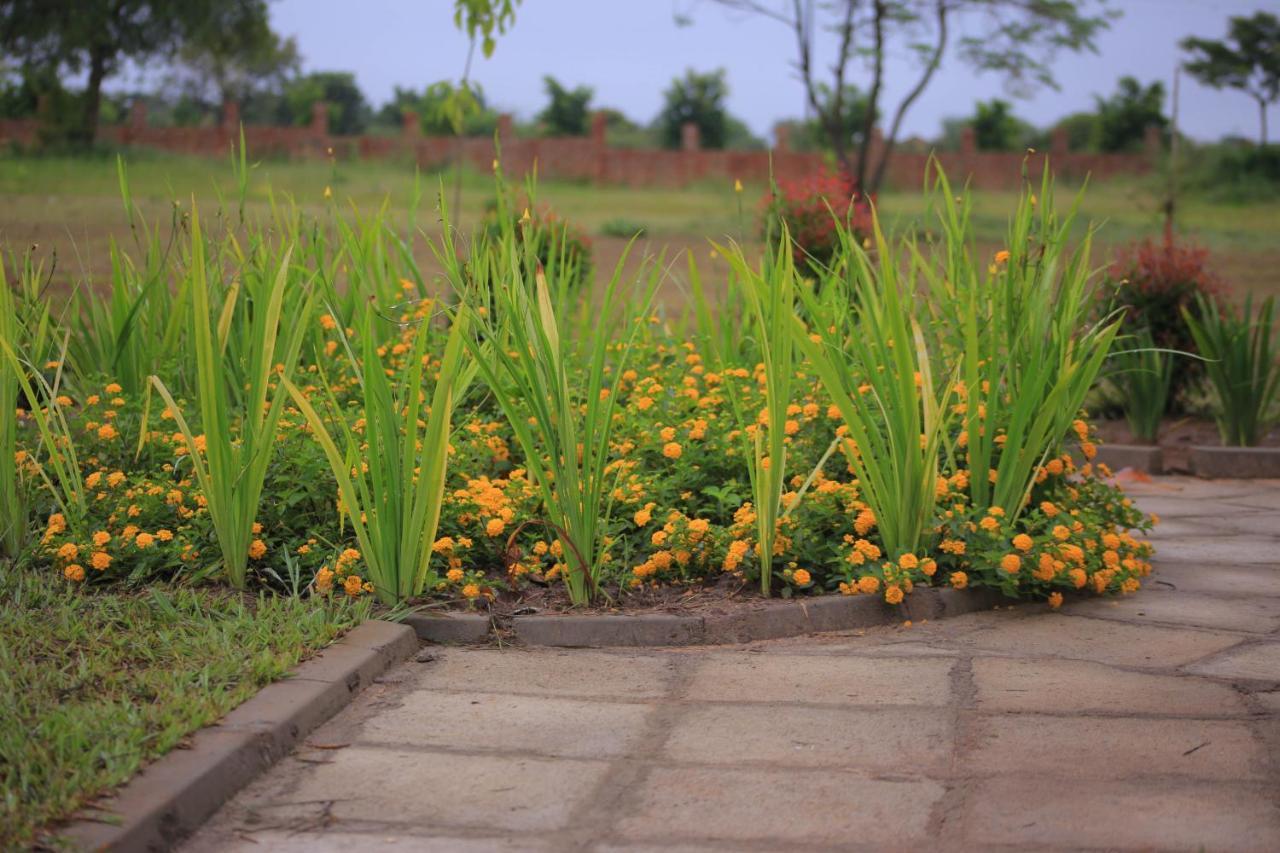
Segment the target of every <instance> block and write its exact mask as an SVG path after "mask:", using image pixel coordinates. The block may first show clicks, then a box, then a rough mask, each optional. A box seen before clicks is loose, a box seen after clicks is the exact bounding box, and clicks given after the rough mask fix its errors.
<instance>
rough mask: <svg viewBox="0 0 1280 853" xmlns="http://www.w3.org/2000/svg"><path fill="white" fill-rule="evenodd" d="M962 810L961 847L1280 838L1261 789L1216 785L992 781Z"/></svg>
mask: <svg viewBox="0 0 1280 853" xmlns="http://www.w3.org/2000/svg"><path fill="white" fill-rule="evenodd" d="M964 811H965V814H964V817H963V821H964V825H965V827H966V829H967V832H966V841H965V842H964V843H962V844H960V845H959V846H960V847H962V848H963V847H969V848H981V847H983V846H986V845H994V844H1008V845H1011V846H1013V847H1016V848H1022V849H1027V848H1036V849H1039V848H1045V847H1050V846H1052V847H1055V848H1065V849H1075V848H1091V849H1099V850H1212V851H1230V850H1238V851H1251V853H1258V851H1263V850H1274V849H1276V843H1277V841H1280V810H1278V809H1277V807H1276V804H1275V802H1274V800H1273V799H1272V798H1271V797H1270V796H1268V795H1267V794H1266V792H1265V789H1264V788H1261V787H1246V786H1236V785H1225V784H1221V783H1215V784H1208V783H1191V782H1188V783H1162V784H1134V783H1132V782H1090V783H1088V784H1081V783H1079V782H1075V783H1072V782H1067V781H1064V780H1061V779H1048V778H1036V777H1028V776H1022V777H1017V778H1005V779H991V780H988V781H985V782H982V783H981V784H979V785H978V786H977V788H976V790H975V791H974V792H973V793H971V794H970V795H969V797H968V798H967V799H966V800H965V803H964Z"/></svg>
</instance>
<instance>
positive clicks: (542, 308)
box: [0, 177, 1151, 608]
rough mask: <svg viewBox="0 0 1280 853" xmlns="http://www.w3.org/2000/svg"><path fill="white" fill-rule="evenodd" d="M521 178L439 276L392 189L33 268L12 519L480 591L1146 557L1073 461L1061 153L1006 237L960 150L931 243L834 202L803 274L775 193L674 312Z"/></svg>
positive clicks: (1048, 592)
mask: <svg viewBox="0 0 1280 853" xmlns="http://www.w3.org/2000/svg"><path fill="white" fill-rule="evenodd" d="M499 181H500V183H499V199H500V206H499V209H498V211H497V216H496V218H495V221H496V222H498V225H497V226H496V228H490V229H488V230H481V231H480V232H477V234H476V235H475V236H474V238H473V239H472V240H471V241H469V242H468V243H466V244H465V245H464V244H463V243H461V242H459V241H457V240H456V238H455V237H454V235H453V233H452V231H451V230H450V229H449V228H448V227H447V224H446V228H445V233H444V236H443V237H442V238H441V240H440V242H439V244H438V246H437V247H436V252H437V256H438V257H439V258H440V261H441V264H442V266H443V267H444V271H445V277H446V279H447V280H448V283H449V284H450V285H451V287H452V289H453V294H452V295H451V297H450V298H449V299H448V300H445V299H437V298H434V297H433V294H432V293H431V292H429V291H428V290H427V288H426V286H425V285H424V276H423V275H422V273H421V271H420V270H418V269H417V268H416V266H414V265H413V262H412V259H411V255H410V253H408V252H396V251H383V252H376V251H371V250H370V247H372V246H376V245H379V244H380V242H381V243H383V244H386V245H390V244H391V238H392V237H394V232H392V231H391V229H390V228H389V226H388V225H387V224H386V223H385V222H383V221H382V220H381V219H379V218H377V217H374V218H372V219H369V220H359V221H356V222H354V223H352V224H351V225H350V226H349V228H347V229H346V230H343V231H342V232H341V233H340V234H339V235H338V236H337V237H335V238H333V242H329V238H326V237H325V236H324V235H323V232H317V231H314V230H312V229H311V228H310V224H309V223H308V222H307V221H306V220H305V219H304V218H303V217H302V216H301V215H300V214H292V216H293V217H294V218H293V219H289V220H287V221H282V222H277V223H276V224H275V226H274V228H273V230H272V231H270V232H268V231H266V230H258V229H256V226H253V225H250V226H249V228H250V232H251V233H250V237H251V239H248V240H245V239H244V238H243V236H241V237H237V236H236V235H235V232H234V229H231V228H230V227H224V228H222V229H221V230H219V229H218V228H217V227H215V228H212V229H211V228H208V227H203V228H202V226H201V223H200V220H199V217H198V215H195V214H193V216H192V217H191V222H190V226H191V227H190V236H189V238H187V245H185V246H184V248H183V251H182V252H180V253H177V254H176V255H165V254H164V253H162V252H160V251H157V250H155V245H153V246H152V251H146V252H144V253H143V254H142V256H140V257H139V258H138V259H137V260H135V261H134V262H126V261H124V260H122V259H121V260H119V261H118V262H117V276H116V286H115V292H114V293H113V294H111V295H109V296H98V295H93V294H88V295H86V296H84V297H83V298H82V301H81V302H79V303H78V304H77V305H75V306H74V310H73V311H72V312H71V313H70V314H69V315H68V319H67V320H66V321H65V324H60V323H59V322H58V321H56V320H55V319H53V318H52V317H51V315H50V314H49V313H48V310H47V305H46V306H43V309H42V303H41V301H40V299H39V297H38V294H37V290H38V288H36V287H35V286H34V282H35V281H36V280H38V271H37V270H31V269H28V270H27V271H26V272H25V273H24V276H23V279H22V280H21V281H19V282H18V283H17V284H18V287H17V289H16V292H11V291H10V289H9V288H8V287H7V286H6V288H5V298H7V299H8V300H10V302H11V303H12V308H11V310H12V316H13V317H15V318H18V322H16V323H15V324H12V325H11V326H10V327H8V328H7V329H4V330H3V331H4V337H3V340H4V341H5V346H4V347H3V348H2V350H3V351H2V352H0V358H2V359H3V360H2V361H0V364H2V365H3V370H4V373H3V374H0V390H7V391H8V392H9V393H11V395H12V397H13V398H14V399H18V400H19V401H20V403H19V405H20V408H21V410H20V416H19V418H18V419H17V421H16V422H14V426H15V427H16V428H15V429H11V430H8V431H7V432H6V433H4V434H0V442H5V441H7V442H9V443H10V448H9V449H8V450H7V451H6V453H5V456H6V458H8V459H13V460H14V461H15V463H14V465H13V466H11V467H10V468H9V469H5V470H0V477H2V478H4V482H3V485H4V486H5V488H6V489H9V490H10V491H11V492H12V493H13V494H14V495H15V496H16V498H15V500H13V501H12V502H9V503H7V504H6V512H8V513H9V516H8V518H7V519H6V521H7V523H8V526H7V528H6V529H7V530H8V531H10V533H9V535H8V536H7V537H6V539H5V540H4V542H5V544H6V548H7V549H8V550H9V553H10V555H11V556H13V557H14V558H15V559H18V560H19V561H24V562H27V563H30V564H32V565H36V566H40V567H43V568H44V569H45V570H46V571H48V572H50V573H56V575H55V576H56V577H58V578H60V579H64V580H65V582H66V583H69V584H72V585H75V586H79V585H87V586H95V585H100V584H107V583H142V582H146V581H149V580H152V579H156V578H170V577H174V576H184V577H192V578H200V579H203V578H222V579H225V580H226V581H228V582H230V583H232V584H233V585H236V586H245V585H252V586H267V587H271V588H274V589H277V590H281V591H287V592H291V593H295V594H312V595H330V596H337V595H346V596H350V597H353V598H359V597H362V596H366V595H371V594H372V595H376V596H377V597H378V598H380V599H381V600H382V601H384V602H385V603H387V604H397V603H401V602H406V601H408V602H411V603H419V604H422V603H439V604H443V605H445V606H452V607H459V608H480V607H485V606H487V605H488V604H489V603H491V602H494V601H495V600H497V599H500V598H501V599H503V600H504V601H505V602H507V604H508V606H517V607H518V602H519V601H520V600H521V599H522V598H526V597H528V598H534V597H536V598H537V599H538V600H539V601H546V600H548V599H549V598H550V599H560V598H561V597H562V601H563V603H564V604H566V605H572V606H581V605H584V604H587V603H591V602H601V601H607V602H612V603H614V604H615V605H617V606H622V607H625V606H626V605H627V603H628V602H629V601H633V600H634V601H641V600H645V599H646V598H652V597H653V596H654V595H657V594H661V595H669V594H671V593H670V591H671V590H687V589H692V590H701V589H704V588H707V587H708V586H710V587H723V586H726V585H727V586H731V587H735V588H745V587H747V586H748V585H750V586H751V587H752V588H754V589H756V590H758V594H760V595H764V596H783V597H798V596H816V595H862V596H876V597H878V598H881V599H883V600H884V601H885V602H887V603H889V604H891V605H893V604H898V603H900V602H902V601H903V600H904V598H905V597H906V596H908V595H910V594H911V592H912V590H913V589H915V588H917V587H920V586H922V585H924V586H949V587H956V588H965V587H968V586H984V587H991V588H994V589H998V590H1000V591H1002V592H1003V593H1005V594H1007V595H1018V596H1032V597H1038V598H1043V599H1046V600H1048V601H1049V603H1050V604H1051V605H1053V606H1057V604H1058V603H1060V602H1061V600H1062V592H1063V591H1069V590H1077V589H1084V590H1089V591H1092V592H1094V593H1098V594H1103V593H1108V592H1122V593H1123V592H1131V591H1133V590H1135V589H1137V588H1138V587H1139V585H1140V583H1141V579H1142V578H1143V577H1144V576H1145V575H1146V574H1147V573H1148V572H1149V570H1150V566H1149V563H1148V558H1149V557H1150V554H1151V549H1150V546H1149V545H1148V544H1146V543H1145V542H1143V541H1141V540H1139V539H1138V538H1135V536H1134V535H1133V531H1135V530H1138V531H1140V530H1143V529H1146V528H1147V527H1148V526H1149V524H1150V523H1151V519H1148V518H1146V517H1144V516H1143V515H1142V514H1141V513H1140V512H1138V511H1137V510H1136V508H1134V507H1133V505H1132V503H1131V502H1130V501H1129V500H1128V499H1127V498H1126V497H1125V496H1124V495H1123V493H1122V492H1121V491H1120V489H1119V488H1118V487H1117V486H1116V485H1115V484H1114V483H1113V482H1111V481H1109V480H1108V479H1107V473H1108V472H1107V471H1106V470H1105V467H1104V466H1098V465H1093V464H1091V463H1086V464H1084V465H1082V466H1080V467H1077V466H1076V465H1075V464H1073V462H1072V452H1073V451H1075V452H1077V453H1079V454H1081V455H1082V456H1083V457H1084V458H1086V459H1090V458H1092V456H1093V455H1094V453H1095V450H1096V447H1095V440H1094V436H1093V433H1092V432H1091V429H1090V427H1089V426H1088V424H1087V423H1086V421H1085V420H1083V419H1082V418H1081V417H1079V414H1078V413H1079V410H1080V408H1081V405H1082V403H1083V399H1084V394H1085V393H1086V392H1087V390H1088V388H1089V387H1090V385H1091V384H1092V382H1093V381H1094V378H1095V377H1096V375H1097V373H1098V370H1099V368H1100V366H1101V364H1102V361H1103V360H1104V359H1105V358H1106V356H1107V354H1108V351H1109V349H1110V345H1111V341H1112V339H1113V337H1114V335H1115V330H1116V328H1115V325H1114V324H1110V325H1108V323H1106V322H1096V321H1093V320H1091V319H1090V316H1091V308H1092V305H1093V302H1094V297H1093V292H1092V287H1093V281H1092V278H1091V273H1090V270H1091V268H1090V266H1089V261H1088V255H1087V249H1088V247H1087V244H1086V245H1085V246H1083V247H1081V248H1080V249H1077V250H1075V251H1068V247H1067V231H1068V229H1069V227H1070V223H1069V222H1068V221H1061V220H1059V219H1058V217H1057V216H1056V214H1054V213H1053V205H1052V198H1051V194H1052V185H1051V183H1050V182H1049V180H1048V178H1047V177H1046V179H1045V181H1044V182H1043V183H1042V184H1041V185H1040V186H1038V187H1036V188H1035V192H1031V191H1030V190H1029V191H1028V192H1027V193H1026V195H1025V196H1024V199H1023V202H1022V204H1021V206H1020V208H1019V209H1018V210H1017V211H1016V212H1015V213H1014V218H1013V220H1012V225H1011V231H1010V237H1009V243H1008V245H1009V249H1008V250H1005V251H1002V252H1000V253H998V254H997V255H996V256H995V257H994V258H982V257H977V256H976V254H975V253H974V251H973V249H972V240H971V235H970V233H969V231H968V212H967V202H966V201H965V197H964V196H963V195H961V196H959V197H957V196H956V194H954V193H953V192H952V190H951V188H950V187H948V186H947V185H946V183H945V179H941V178H940V181H939V187H938V204H939V209H940V234H941V235H942V236H941V237H940V238H939V240H938V242H937V243H936V244H934V245H924V244H915V243H911V244H907V243H904V244H902V245H890V244H889V243H887V242H886V241H885V238H884V237H883V235H881V234H880V233H879V231H878V230H875V231H874V236H873V237H867V238H864V237H862V236H861V234H854V233H852V232H851V231H850V230H849V228H848V227H847V225H846V224H845V223H842V222H840V221H839V220H833V224H832V229H833V231H834V233H835V235H836V236H837V238H838V246H837V248H836V250H835V251H834V253H833V255H832V257H831V259H830V260H829V261H828V262H827V263H825V264H824V266H823V269H821V270H817V271H816V272H815V271H814V270H809V271H807V272H805V273H804V274H803V275H802V274H800V273H798V272H797V269H796V264H795V257H796V253H795V251H794V246H793V243H792V241H791V238H790V236H789V234H787V233H785V229H784V233H783V234H782V235H780V238H779V242H778V244H777V245H771V246H769V247H767V250H766V253H765V256H764V257H762V258H753V257H750V256H749V255H748V254H747V253H746V252H745V251H744V250H743V249H741V248H740V247H736V246H732V245H730V246H719V247H717V251H718V252H719V253H720V254H721V255H723V256H724V257H726V258H727V259H728V260H729V262H730V265H731V268H732V272H731V280H730V297H729V298H728V299H727V300H726V301H725V302H723V303H720V304H712V303H711V302H710V300H708V299H707V298H706V297H705V295H704V293H703V290H702V288H701V286H700V282H699V278H698V271H697V269H696V266H694V265H693V264H692V262H690V267H689V272H688V276H689V281H690V285H691V287H692V291H693V307H694V309H695V310H694V314H695V321H694V322H684V323H681V322H675V321H673V320H671V319H669V318H664V317H663V316H662V315H661V314H660V313H658V312H655V311H653V310H652V309H651V307H650V306H651V305H652V296H653V293H654V290H655V289H656V286H657V284H658V282H659V280H660V277H661V275H663V273H664V270H665V269H666V268H665V267H664V266H662V265H659V264H647V265H645V266H644V268H643V271H642V272H641V273H640V274H639V276H638V278H637V279H636V280H635V281H624V280H623V278H622V274H621V271H620V270H621V264H620V266H619V272H617V273H615V275H614V277H613V279H612V280H611V283H610V284H609V285H608V286H607V287H606V288H605V292H604V293H603V294H602V295H600V296H599V298H598V299H597V300H596V301H595V302H594V303H593V304H592V305H591V306H590V308H589V309H588V308H586V307H584V304H583V303H582V301H581V299H580V297H579V295H578V294H577V293H576V291H571V289H569V288H565V287H559V286H557V282H555V281H554V280H552V281H550V282H549V281H548V280H547V276H548V274H549V273H550V274H551V275H554V273H553V272H550V271H546V270H544V269H543V267H542V264H541V263H540V261H539V258H538V254H537V251H536V245H535V242H534V241H532V240H531V238H530V237H529V234H528V229H526V228H525V226H524V225H523V224H522V222H521V219H520V217H518V216H515V215H512V214H513V211H511V210H507V209H504V208H503V207H502V206H501V202H502V200H503V199H505V198H509V194H508V193H507V192H506V190H505V187H504V186H503V185H502V184H501V179H500V178H499ZM1037 198H1039V199H1042V200H1043V203H1038V201H1037ZM214 221H215V222H223V223H224V224H225V222H226V220H224V219H221V218H220V219H218V220H214ZM873 239H874V240H875V242H876V245H874V246H869V248H864V245H863V244H864V242H867V243H870V242H871V241H872V240H873ZM246 246H248V247H250V248H247V249H246V248H244V247H246ZM900 258H905V259H906V260H904V261H903V264H904V266H903V267H902V268H898V267H897V266H895V264H897V263H898V260H897V259H900ZM624 260H625V259H624ZM813 274H817V275H818V276H819V277H821V278H823V280H822V281H821V282H818V283H817V284H811V283H810V282H808V281H807V280H806V276H809V275H813ZM170 278H172V279H173V280H174V281H176V282H177V283H178V284H177V287H176V289H167V288H166V287H163V286H156V285H155V282H157V281H161V282H167V281H168V280H169V279H170ZM917 283H918V284H919V285H921V286H919V287H917ZM3 307H5V306H0V308H3ZM63 341H66V342H67V343H66V344H65V345H64V344H63V343H62V342H63ZM104 365H109V366H114V370H113V371H112V373H111V374H109V375H103V373H102V368H103V366H104ZM33 400H34V401H37V402H38V403H39V405H31V404H30V402H29V401H33ZM22 401H28V404H27V406H25V407H22V405H21V403H22ZM0 450H4V448H0ZM512 602H516V604H515V605H512V604H511V603H512Z"/></svg>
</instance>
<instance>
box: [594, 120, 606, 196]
mask: <svg viewBox="0 0 1280 853" xmlns="http://www.w3.org/2000/svg"><path fill="white" fill-rule="evenodd" d="M608 133H609V117H608V116H607V115H605V114H604V113H603V112H601V111H596V112H594V113H592V114H591V145H592V147H593V148H594V149H595V157H596V162H595V179H596V183H603V182H604V179H605V178H606V177H607V176H608V174H609V136H608Z"/></svg>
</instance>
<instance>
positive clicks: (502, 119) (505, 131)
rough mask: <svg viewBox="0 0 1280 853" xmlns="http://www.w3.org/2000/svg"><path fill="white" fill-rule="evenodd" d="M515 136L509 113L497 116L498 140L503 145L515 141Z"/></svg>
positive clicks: (513, 124) (514, 128)
mask: <svg viewBox="0 0 1280 853" xmlns="http://www.w3.org/2000/svg"><path fill="white" fill-rule="evenodd" d="M515 136H516V126H515V122H514V121H513V120H512V118H511V113H502V114H501V115H499V116H498V139H499V140H501V141H502V143H503V144H504V145H505V144H506V143H507V142H509V141H511V140H513V139H515Z"/></svg>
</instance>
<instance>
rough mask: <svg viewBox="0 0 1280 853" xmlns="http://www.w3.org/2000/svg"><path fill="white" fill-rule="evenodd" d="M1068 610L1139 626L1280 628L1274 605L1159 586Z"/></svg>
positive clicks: (1076, 604)
mask: <svg viewBox="0 0 1280 853" xmlns="http://www.w3.org/2000/svg"><path fill="white" fill-rule="evenodd" d="M1065 610H1066V612H1068V613H1070V614H1071V615H1072V616H1090V617H1093V618H1095V619H1119V620H1122V621H1126V622H1132V623H1133V624H1135V625H1141V624H1149V623H1166V624H1170V623H1172V624H1176V625H1191V626H1196V627H1201V628H1221V629H1223V630H1227V631H1249V632H1253V633H1259V634H1267V633H1270V632H1272V631H1275V630H1276V629H1278V628H1280V607H1277V606H1276V602H1274V601H1267V600H1266V599H1265V598H1246V599H1243V600H1241V599H1228V598H1217V597H1212V596H1206V595H1194V594H1191V593H1174V592H1172V591H1171V590H1168V589H1166V588H1162V587H1159V586H1157V587H1156V588H1155V589H1153V590H1151V591H1150V592H1148V593H1147V594H1145V595H1128V596H1124V597H1122V598H1094V599H1088V600H1085V601H1079V602H1072V603H1071V604H1070V605H1068V606H1067V608H1065Z"/></svg>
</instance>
